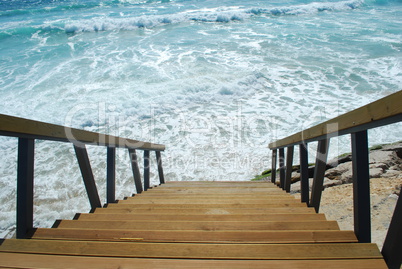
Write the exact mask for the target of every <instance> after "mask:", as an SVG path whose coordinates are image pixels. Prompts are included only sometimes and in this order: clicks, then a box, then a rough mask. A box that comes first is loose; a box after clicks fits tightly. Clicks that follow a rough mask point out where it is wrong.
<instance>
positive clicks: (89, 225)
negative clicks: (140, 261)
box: [57, 220, 339, 231]
mask: <svg viewBox="0 0 402 269" xmlns="http://www.w3.org/2000/svg"><path fill="white" fill-rule="evenodd" d="M57 227H60V228H81V229H131V230H144V229H146V230H206V231H211V230H214V231H217V230H339V226H338V223H337V222H336V221H164V222H160V221H141V220H139V221H114V220H113V221H112V220H111V221H84V220H82V221H81V220H61V221H59V222H58V226H57Z"/></svg>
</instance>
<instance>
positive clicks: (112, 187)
mask: <svg viewBox="0 0 402 269" xmlns="http://www.w3.org/2000/svg"><path fill="white" fill-rule="evenodd" d="M106 163H107V167H106V202H107V203H115V202H116V148H115V147H108V148H107V157H106Z"/></svg>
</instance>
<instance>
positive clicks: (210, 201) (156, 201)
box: [118, 197, 300, 206]
mask: <svg viewBox="0 0 402 269" xmlns="http://www.w3.org/2000/svg"><path fill="white" fill-rule="evenodd" d="M118 203H119V204H154V205H159V204H163V205H170V204H172V205H175V204H180V205H182V204H192V205H198V204H202V205H209V204H219V205H226V204H229V205H248V204H254V205H255V204H258V205H260V206H264V205H273V204H298V205H299V204H300V201H298V200H296V199H294V198H293V197H288V198H280V199H236V200H235V199H218V198H214V199H212V198H211V199H196V198H166V199H164V200H162V199H154V198H145V199H144V198H143V199H136V197H132V198H130V199H127V200H120V201H119V202H118Z"/></svg>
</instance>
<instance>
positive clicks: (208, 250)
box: [0, 239, 382, 260]
mask: <svg viewBox="0 0 402 269" xmlns="http://www.w3.org/2000/svg"><path fill="white" fill-rule="evenodd" d="M0 252H16V253H34V254H51V255H76V256H94V257H133V258H173V259H174V258H179V259H235V260H254V259H261V260H294V259H301V260H311V259H370V258H371V259H380V258H382V256H381V253H380V252H379V250H378V248H377V246H376V244H367V243H366V244H364V243H348V244H344V243H337V244H213V243H211V244H195V243H185V244H181V243H138V242H128V243H126V242H95V241H64V240H58V241H54V240H36V239H29V240H25V239H8V240H5V241H4V242H3V244H2V245H1V246H0Z"/></svg>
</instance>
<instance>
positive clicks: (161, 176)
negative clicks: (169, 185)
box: [155, 151, 165, 184]
mask: <svg viewBox="0 0 402 269" xmlns="http://www.w3.org/2000/svg"><path fill="white" fill-rule="evenodd" d="M155 155H156V162H157V163H158V174H159V183H160V184H165V176H164V174H163V167H162V157H161V152H160V151H155Z"/></svg>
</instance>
